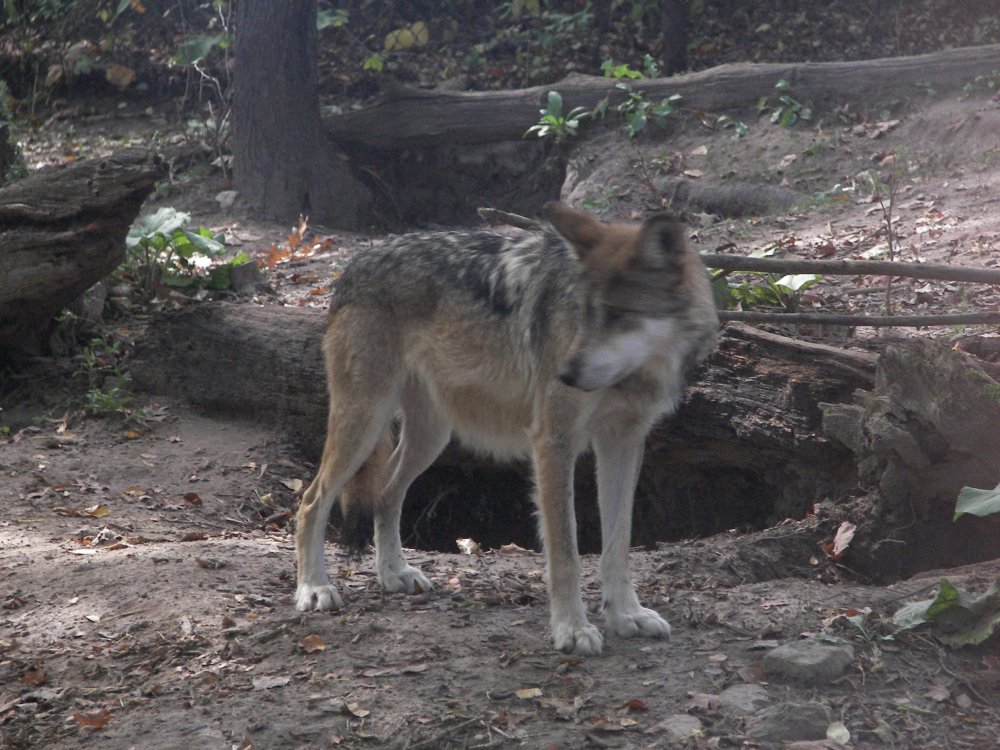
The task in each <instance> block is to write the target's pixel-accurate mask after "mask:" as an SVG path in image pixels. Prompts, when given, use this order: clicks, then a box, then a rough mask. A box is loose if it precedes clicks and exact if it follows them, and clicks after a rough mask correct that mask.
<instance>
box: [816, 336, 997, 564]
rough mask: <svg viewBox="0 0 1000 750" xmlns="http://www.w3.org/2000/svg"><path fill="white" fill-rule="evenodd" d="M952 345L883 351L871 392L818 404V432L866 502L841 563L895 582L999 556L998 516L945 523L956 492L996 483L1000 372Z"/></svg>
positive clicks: (916, 343)
mask: <svg viewBox="0 0 1000 750" xmlns="http://www.w3.org/2000/svg"><path fill="white" fill-rule="evenodd" d="M993 341H995V339H978V340H977V339H974V338H969V339H967V340H965V341H963V342H961V343H960V344H959V345H958V346H950V345H946V344H944V343H941V342H937V341H932V340H924V339H917V340H913V341H909V342H907V343H906V344H905V345H903V344H895V345H892V346H889V347H888V348H887V349H886V351H885V352H884V353H883V354H882V355H881V356H880V357H879V363H878V368H877V371H876V377H875V385H874V387H873V388H870V389H859V391H858V393H857V394H856V395H855V399H854V403H850V404H844V403H839V404H823V405H822V408H823V412H824V417H823V427H824V430H825V432H826V433H827V434H828V435H830V436H831V437H833V438H834V439H836V440H837V441H838V442H840V443H842V444H843V445H845V446H846V447H848V448H849V449H850V450H851V452H852V453H854V455H855V457H856V459H857V465H858V486H859V488H861V490H863V491H866V492H867V493H868V500H869V502H866V503H863V504H862V507H863V508H864V512H863V514H862V515H860V516H859V517H858V518H856V519H855V520H856V522H857V524H858V532H857V534H856V535H855V538H854V543H853V544H852V548H853V549H854V551H853V552H852V551H850V550H849V554H848V556H847V558H846V562H847V564H849V565H851V564H853V565H856V566H857V567H858V568H860V569H862V570H864V571H866V572H869V573H871V574H873V575H878V576H881V577H883V578H894V577H895V576H897V575H899V574H900V573H912V572H914V571H920V570H928V569H931V568H935V567H950V566H952V565H958V564H963V563H968V562H978V561H981V560H990V559H993V558H996V557H998V556H1000V548H998V547H997V539H998V537H1000V516H996V515H993V516H988V517H985V518H979V517H975V516H968V515H966V516H963V517H961V518H959V519H957V520H954V521H953V514H954V511H955V501H956V499H957V497H958V493H959V491H960V490H961V488H962V487H963V486H971V487H978V488H981V489H991V488H993V487H995V486H997V484H998V482H1000V382H998V381H997V380H996V377H998V376H1000V372H998V370H1000V368H998V367H997V366H996V364H995V363H993V362H989V361H985V362H984V361H982V360H980V359H979V358H977V357H975V356H973V355H972V354H970V353H968V352H967V351H962V350H961V349H962V348H964V349H967V350H969V351H977V350H981V349H982V348H985V347H980V346H978V343H979V342H987V343H992V342H993Z"/></svg>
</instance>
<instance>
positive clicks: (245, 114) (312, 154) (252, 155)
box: [233, 0, 369, 227]
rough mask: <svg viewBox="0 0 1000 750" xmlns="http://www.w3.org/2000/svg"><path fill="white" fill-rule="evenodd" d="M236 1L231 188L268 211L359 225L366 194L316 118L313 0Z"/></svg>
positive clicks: (283, 216) (282, 214)
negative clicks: (278, 0) (232, 174)
mask: <svg viewBox="0 0 1000 750" xmlns="http://www.w3.org/2000/svg"><path fill="white" fill-rule="evenodd" d="M236 7H237V16H236V22H237V32H236V71H235V96H234V101H233V170H234V177H235V181H236V187H237V189H238V190H239V191H240V193H241V194H242V196H243V198H244V199H245V200H246V201H247V203H248V204H249V205H250V206H252V207H254V208H257V209H261V210H263V211H264V212H266V213H267V214H269V215H272V216H274V217H276V218H281V219H286V220H294V219H295V218H296V217H297V216H298V214H300V213H304V214H307V215H308V216H310V217H311V218H313V219H314V220H319V221H323V222H329V223H332V224H335V225H337V226H342V227H356V226H359V225H360V224H362V223H363V218H364V213H365V211H366V208H367V203H368V197H369V196H368V194H367V191H366V190H365V189H364V188H363V187H362V186H361V185H360V184H359V183H358V182H357V181H356V180H355V179H354V178H353V177H352V176H351V174H350V172H349V171H348V170H347V167H346V162H344V161H343V160H342V159H341V158H340V157H339V155H338V153H337V151H336V149H335V148H334V146H333V144H332V143H331V142H330V141H329V140H328V138H327V136H326V135H325V134H324V132H323V128H322V124H321V122H320V115H319V94H318V91H317V83H316V0H282V1H281V2H271V0H243V1H241V2H240V3H238V4H237V6H236Z"/></svg>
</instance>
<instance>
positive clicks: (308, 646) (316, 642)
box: [299, 634, 326, 654]
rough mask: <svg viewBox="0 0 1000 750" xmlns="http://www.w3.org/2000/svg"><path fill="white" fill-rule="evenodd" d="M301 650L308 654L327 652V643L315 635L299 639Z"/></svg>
mask: <svg viewBox="0 0 1000 750" xmlns="http://www.w3.org/2000/svg"><path fill="white" fill-rule="evenodd" d="M299 648H301V649H302V650H303V651H305V652H306V653H307V654H315V653H316V652H318V651H326V641H324V640H323V639H322V638H320V637H319V636H318V635H315V634H310V635H306V636H303V637H302V638H300V639H299Z"/></svg>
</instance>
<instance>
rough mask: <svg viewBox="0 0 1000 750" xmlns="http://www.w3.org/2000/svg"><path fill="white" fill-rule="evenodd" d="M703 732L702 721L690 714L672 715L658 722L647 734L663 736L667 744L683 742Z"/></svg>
mask: <svg viewBox="0 0 1000 750" xmlns="http://www.w3.org/2000/svg"><path fill="white" fill-rule="evenodd" d="M700 732H701V721H700V720H699V719H698V717H697V716H691V715H690V714H672V715H670V716H668V717H667V718H665V719H664V720H663V721H660V722H657V723H656V724H654V725H653V726H651V727H650V728H649V729H647V730H646V731H645V734H662V735H663V739H664V740H666V741H667V742H682V741H684V740H685V739H688V738H689V737H692V736H694V735H696V734H699V733H700Z"/></svg>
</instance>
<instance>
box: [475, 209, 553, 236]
mask: <svg viewBox="0 0 1000 750" xmlns="http://www.w3.org/2000/svg"><path fill="white" fill-rule="evenodd" d="M476 213H477V214H479V218H480V219H482V220H483V221H485V222H486V223H487V225H489V226H491V227H497V226H501V225H503V224H507V225H509V226H512V227H517V228H518V229H527V230H529V231H537V230H539V229H541V228H542V224H541V222H538V221H535V220H534V219H529V218H528V217H527V216H520V215H519V214H512V213H508V212H507V211H501V210H499V209H496V208H477V209H476Z"/></svg>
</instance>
